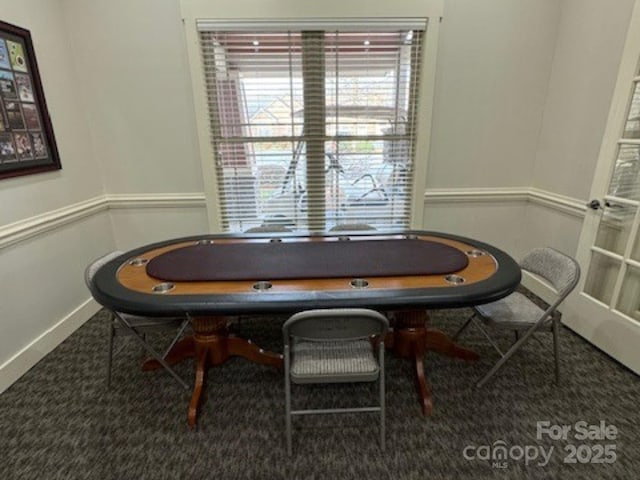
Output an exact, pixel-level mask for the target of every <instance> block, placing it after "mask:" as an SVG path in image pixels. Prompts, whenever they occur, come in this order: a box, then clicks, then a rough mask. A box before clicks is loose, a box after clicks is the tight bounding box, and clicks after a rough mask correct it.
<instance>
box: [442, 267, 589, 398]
mask: <svg viewBox="0 0 640 480" xmlns="http://www.w3.org/2000/svg"><path fill="white" fill-rule="evenodd" d="M571 260H572V261H573V262H574V264H575V267H576V274H575V277H574V278H573V280H572V281H571V282H570V283H569V284H568V285H567V286H566V287H565V288H564V289H563V290H562V291H561V292H558V297H557V298H556V301H555V302H553V303H552V304H551V305H549V306H548V307H547V309H546V310H545V311H544V312H543V313H542V315H541V316H540V317H539V319H538V320H537V321H536V322H535V323H533V324H523V327H524V326H525V325H526V326H527V327H526V328H519V329H518V328H511V329H512V330H514V331H515V332H516V341H515V342H514V343H513V344H512V345H511V347H509V349H508V350H507V351H506V352H504V353H503V352H502V350H500V348H499V347H498V345H497V344H496V342H495V341H494V340H493V338H492V337H491V336H490V335H489V333H488V332H487V331H486V329H485V328H484V327H483V326H482V325H481V322H478V321H477V317H482V314H481V313H480V312H478V310H477V309H476V308H475V307H474V312H473V314H472V315H471V316H470V317H469V318H468V319H467V321H466V322H465V323H464V324H463V325H462V327H460V329H459V330H458V331H457V332H456V333H455V335H454V336H453V339H454V340H456V339H457V338H458V337H459V336H460V335H461V334H462V332H463V331H465V330H466V328H467V327H468V326H469V325H470V324H471V323H473V324H474V325H475V326H476V327H477V328H478V329H479V330H480V331H481V332H482V333H483V335H484V336H485V337H486V338H487V340H488V341H489V343H490V344H491V346H493V348H494V349H496V351H497V352H498V353H499V354H500V356H501V358H500V360H498V362H497V363H496V364H495V365H494V366H493V367H492V368H491V370H489V372H488V373H487V374H486V375H485V376H484V377H482V378H481V379H480V380H479V381H478V382H477V383H476V386H477V387H478V388H480V387H482V386H483V385H485V384H486V383H487V382H488V381H489V379H490V378H491V377H493V375H495V374H496V372H497V371H498V370H500V369H501V368H502V367H503V366H504V364H505V363H506V362H507V361H508V360H509V359H510V358H511V357H512V356H513V355H514V354H515V353H516V352H517V351H518V350H519V349H520V348H521V347H522V346H523V345H524V344H525V343H526V342H527V341H529V339H530V338H532V337H533V338H536V337H534V336H533V335H534V333H536V332H537V331H538V330H540V329H541V328H542V327H543V325H544V324H545V323H546V322H547V321H549V320H551V331H552V334H553V356H554V361H555V379H556V383H557V384H559V383H560V359H559V356H560V348H559V343H558V340H559V319H558V318H557V316H556V315H555V313H556V310H557V308H558V306H559V305H560V304H561V303H562V302H563V301H564V300H565V298H566V297H567V296H568V295H569V294H570V293H571V292H572V291H573V289H574V288H575V286H576V285H577V284H578V280H579V278H580V266H579V265H578V263H577V262H576V261H575V260H574V259H571ZM500 328H501V329H504V330H507V327H500ZM525 330H526V331H525ZM521 331H524V334H522V335H519V332H521Z"/></svg>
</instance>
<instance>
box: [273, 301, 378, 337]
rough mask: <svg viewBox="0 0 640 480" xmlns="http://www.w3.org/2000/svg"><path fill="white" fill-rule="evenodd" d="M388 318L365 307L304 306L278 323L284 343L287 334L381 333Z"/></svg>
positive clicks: (367, 334)
mask: <svg viewBox="0 0 640 480" xmlns="http://www.w3.org/2000/svg"><path fill="white" fill-rule="evenodd" d="M388 330H389V321H388V320H387V319H386V318H385V316H384V315H382V314H380V313H378V312H375V311H373V310H368V309H365V308H335V309H319V310H307V311H304V312H299V313H296V314H295V315H293V316H292V317H291V318H289V319H288V320H287V321H286V322H285V323H284V325H283V326H282V334H283V337H284V344H285V346H288V345H289V344H290V343H291V338H292V337H296V338H300V339H304V340H311V341H327V340H356V339H360V338H368V337H370V336H372V335H379V336H381V337H384V335H386V333H387V331H388Z"/></svg>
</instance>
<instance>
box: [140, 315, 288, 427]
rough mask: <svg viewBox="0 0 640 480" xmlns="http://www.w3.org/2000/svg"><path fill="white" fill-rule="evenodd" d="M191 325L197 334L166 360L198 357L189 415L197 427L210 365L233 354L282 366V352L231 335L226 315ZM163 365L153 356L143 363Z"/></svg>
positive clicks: (146, 367)
mask: <svg viewBox="0 0 640 480" xmlns="http://www.w3.org/2000/svg"><path fill="white" fill-rule="evenodd" d="M191 326H192V328H193V336H192V337H186V338H183V339H182V340H180V341H179V342H178V343H176V344H175V345H174V347H173V348H172V349H171V351H170V352H169V354H168V355H167V358H166V360H167V363H169V364H170V365H173V364H175V363H178V362H180V361H182V360H184V359H185V358H192V357H195V359H196V372H195V383H194V387H193V394H192V396H191V402H190V403H189V411H188V415H187V420H188V423H189V425H190V426H191V427H195V425H196V423H197V420H198V410H199V408H200V405H201V403H202V401H201V400H202V395H203V394H204V391H205V388H206V378H207V371H208V369H209V367H210V366H216V365H221V364H223V363H224V362H226V361H227V360H228V359H229V358H230V357H232V356H239V357H243V358H246V359H247V360H250V361H252V362H255V363H260V364H262V365H271V366H274V367H278V368H282V355H280V354H277V353H273V352H268V351H265V350H263V349H262V348H260V347H258V346H257V345H255V344H254V343H252V342H251V341H250V340H245V339H243V338H239V337H234V336H230V335H229V332H228V330H227V318H226V317H195V318H193V319H192V320H191ZM161 367H162V365H160V363H158V361H156V360H153V359H152V360H147V361H146V362H144V364H143V366H142V368H143V370H156V369H158V368H161Z"/></svg>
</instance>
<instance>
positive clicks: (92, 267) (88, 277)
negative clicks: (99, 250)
mask: <svg viewBox="0 0 640 480" xmlns="http://www.w3.org/2000/svg"><path fill="white" fill-rule="evenodd" d="M123 253H124V252H122V251H120V250H115V251H113V252H110V253H107V254H106V255H103V256H102V257H100V258H97V259H96V260H94V261H93V262H91V263H90V264H89V266H88V267H87V268H86V269H85V271H84V282H85V283H86V284H87V287H89V290H91V281H92V280H93V276H94V275H95V274H96V272H97V271H98V270H99V269H100V267H102V266H103V265H105V264H107V263H108V262H110V261H111V260H113V259H114V258H116V257H119V256H120V255H122V254H123Z"/></svg>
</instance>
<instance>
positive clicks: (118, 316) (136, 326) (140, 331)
mask: <svg viewBox="0 0 640 480" xmlns="http://www.w3.org/2000/svg"><path fill="white" fill-rule="evenodd" d="M123 253H124V252H121V251H114V252H111V253H108V254H106V255H104V256H102V257H100V258H98V259H97V260H95V261H94V262H92V263H91V264H90V265H89V266H88V267H87V269H86V270H85V274H84V278H85V283H86V284H87V286H88V287H89V290H92V289H91V284H92V282H93V277H94V276H95V274H96V272H97V271H98V269H99V268H100V267H102V266H103V265H105V264H106V263H108V262H109V261H111V260H113V259H114V258H116V257H118V256H120V255H122V254H123ZM108 312H109V315H110V319H109V340H108V356H107V379H106V380H107V388H109V387H110V386H111V366H112V363H113V354H114V353H113V340H114V338H115V337H116V336H121V335H129V336H132V337H133V338H135V339H136V341H137V342H138V343H139V344H140V345H142V347H143V348H144V349H145V350H146V351H147V352H149V354H150V355H151V356H152V357H153V358H155V359H156V360H157V361H158V362H159V363H160V364H161V365H162V366H163V367H164V368H165V369H166V370H167V371H168V372H169V373H170V374H171V376H172V377H173V378H175V379H176V380H177V381H178V383H180V385H182V386H183V387H184V388H185V389H188V388H189V387H188V385H187V384H186V383H185V382H184V380H182V378H180V376H178V374H177V373H176V372H175V371H174V370H173V369H172V368H171V367H170V366H169V364H168V363H167V362H166V361H165V357H166V356H167V354H168V353H169V351H170V350H171V348H172V347H173V346H174V345H175V344H176V342H177V341H178V340H179V339H180V337H181V336H182V334H183V333H184V331H185V329H186V328H187V326H188V324H189V319H188V318H186V319H183V318H173V317H172V318H163V317H142V316H138V315H130V314H126V313H121V312H114V311H111V310H108ZM176 329H177V330H178V332H177V334H176V335H175V336H174V337H173V340H172V341H171V344H170V345H169V346H168V347H167V349H166V350H165V351H164V353H158V352H157V351H156V350H155V349H154V348H153V347H152V346H151V345H150V344H149V343H148V342H147V339H146V335H147V333H151V332H157V331H162V330H176Z"/></svg>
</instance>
